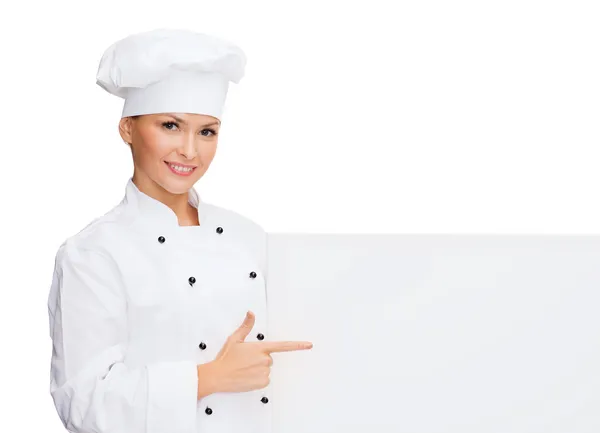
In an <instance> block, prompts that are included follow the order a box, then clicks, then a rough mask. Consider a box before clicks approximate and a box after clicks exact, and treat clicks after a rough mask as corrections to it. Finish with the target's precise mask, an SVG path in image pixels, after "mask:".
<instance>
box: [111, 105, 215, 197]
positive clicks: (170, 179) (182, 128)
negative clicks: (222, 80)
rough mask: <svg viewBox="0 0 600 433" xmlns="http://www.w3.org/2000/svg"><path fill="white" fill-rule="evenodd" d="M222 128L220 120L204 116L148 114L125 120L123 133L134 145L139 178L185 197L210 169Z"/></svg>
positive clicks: (122, 123)
mask: <svg viewBox="0 0 600 433" xmlns="http://www.w3.org/2000/svg"><path fill="white" fill-rule="evenodd" d="M220 124H221V123H220V121H219V120H218V119H217V118H215V117H212V116H208V115H203V114H189V113H159V114H146V115H142V116H136V117H124V118H122V119H121V121H120V122H119V133H120V134H121V137H122V138H123V140H124V141H126V142H128V143H131V152H132V155H133V162H134V166H135V173H134V175H135V176H136V177H138V178H143V179H142V181H148V180H152V181H154V182H155V183H156V184H158V185H160V186H161V187H162V188H164V189H165V190H167V191H169V192H171V193H173V194H182V193H184V192H186V191H188V190H189V189H190V188H191V187H192V186H193V185H194V183H196V182H197V181H198V179H200V178H201V177H202V176H203V175H204V173H205V172H206V170H207V169H208V167H209V166H210V163H211V162H212V160H213V158H214V156H215V152H216V150H217V134H218V133H219V128H220ZM173 165H175V167H173ZM182 168H183V171H182ZM188 169H191V171H187V170H188Z"/></svg>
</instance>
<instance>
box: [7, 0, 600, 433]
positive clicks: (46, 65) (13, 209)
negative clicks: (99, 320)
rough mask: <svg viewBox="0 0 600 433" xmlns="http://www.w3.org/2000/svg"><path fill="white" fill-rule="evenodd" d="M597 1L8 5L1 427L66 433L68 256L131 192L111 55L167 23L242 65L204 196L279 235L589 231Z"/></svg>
mask: <svg viewBox="0 0 600 433" xmlns="http://www.w3.org/2000/svg"><path fill="white" fill-rule="evenodd" d="M598 22H600V9H599V7H598V6H597V2H594V1H585V2H584V1H576V0H571V1H562V2H561V1H548V0H546V1H535V2H534V1H527V0H520V1H502V2H499V1H497V2H491V1H470V2H467V1H453V2H447V1H437V2H433V1H418V2H417V1H413V2H397V1H377V0H372V1H369V2H351V1H336V2H334V1H327V0H321V1H318V2H317V1H309V0H303V1H296V2H291V1H268V2H267V1H227V0H219V1H211V2H207V1H193V2H192V1H188V2H182V1H170V2H165V1H163V2H154V1H118V2H117V1H102V2H89V1H77V2H76V1H72V2H66V1H60V0H58V1H43V2H42V1H36V2H18V1H10V2H4V3H3V4H2V10H1V12H0V32H1V35H0V36H1V38H0V48H1V51H0V65H1V67H0V74H1V75H0V77H1V78H2V82H1V83H0V85H1V89H2V91H1V94H0V107H1V110H2V111H1V113H0V114H1V116H2V121H3V125H4V127H3V133H2V137H1V140H2V147H1V149H2V154H3V160H4V161H3V162H4V164H3V166H4V170H2V171H1V172H0V176H1V181H2V182H1V185H2V198H3V206H2V209H3V212H2V223H3V226H4V230H3V232H2V241H3V246H4V248H3V253H4V254H3V260H2V277H3V281H2V289H3V291H2V293H3V295H4V298H3V302H2V303H0V308H1V310H0V313H1V314H0V325H1V326H0V333H1V334H0V337H1V338H2V349H1V353H2V357H1V359H2V360H1V361H0V362H1V367H2V369H1V372H2V386H1V387H0V405H1V407H2V414H3V415H2V417H0V431H10V432H17V431H43V432H44V433H59V432H62V431H63V429H62V426H61V425H60V423H59V421H58V418H57V415H56V413H55V411H54V408H53V407H52V404H51V400H50V396H49V393H48V384H49V376H48V374H49V359H50V353H51V342H50V339H49V335H48V329H47V326H48V317H47V307H46V300H47V293H48V290H49V285H50V282H51V276H52V267H53V260H54V254H55V252H56V250H57V248H58V246H59V245H60V243H61V242H62V241H63V240H64V239H65V238H66V237H67V236H69V235H72V234H74V233H75V232H77V231H78V230H79V229H81V228H82V227H83V226H85V225H86V224H87V223H88V222H90V221H91V220H92V219H93V218H95V217H97V216H99V215H102V214H103V213H105V212H107V211H108V210H109V209H110V208H111V207H113V206H114V205H116V204H117V203H118V202H119V201H120V199H121V198H122V196H123V194H124V191H125V183H126V180H127V178H128V177H129V176H130V175H131V173H132V163H131V155H130V152H129V150H128V148H127V147H126V145H125V144H124V143H123V141H122V140H121V138H120V136H119V134H118V129H117V124H118V121H119V116H120V112H121V109H122V101H121V100H119V99H118V98H116V97H114V96H112V95H109V94H108V93H106V92H105V91H104V90H102V89H101V88H100V87H99V86H97V85H96V84H95V74H96V70H97V67H98V62H99V60H100V57H101V55H102V53H103V51H104V50H105V49H106V48H107V47H108V46H109V45H110V44H112V43H113V42H114V41H116V40H117V39H121V38H123V37H126V36H127V35H129V34H131V33H135V32H138V31H145V30H150V29H153V28H157V27H181V28H189V29H193V30H197V31H202V32H207V33H212V34H216V35H220V36H222V37H226V38H228V39H229V40H231V41H233V42H235V43H237V44H239V45H240V46H241V47H242V48H243V49H244V51H245V52H246V54H247V56H248V65H247V70H246V76H245V77H244V78H243V79H242V81H241V82H240V84H238V85H235V84H234V85H232V86H231V88H230V93H229V95H228V101H227V105H226V112H225V117H224V118H223V127H222V130H221V138H220V141H219V150H218V151H217V157H216V158H215V160H214V162H213V164H212V166H211V168H210V169H209V171H208V173H207V174H206V176H205V178H203V179H202V180H201V181H200V182H199V183H198V184H197V188H198V190H199V192H200V194H201V196H202V197H203V198H204V199H205V200H206V201H209V202H213V203H215V204H218V205H221V206H224V207H229V208H232V209H235V210H236V211H238V212H240V213H242V214H244V215H246V216H248V217H250V218H252V219H254V220H255V221H257V222H259V223H260V224H261V225H263V227H264V228H265V229H267V230H268V231H270V232H310V233H316V232H321V233H340V232H343V233H361V232H369V233H398V232H400V233H412V232H417V233H424V232H427V233H429V232H445V233H447V232H452V233H454V232H459V233H471V232H477V233H545V234H546V233H598V232H599V228H600V201H599V200H598V199H597V197H598V194H597V191H598V185H599V181H600V171H599V170H597V169H596V167H597V166H598V160H599V153H600V150H599V146H598V141H599V140H598V138H599V135H600V132H599V131H600V129H599V128H598V119H599V118H600V116H599V115H600V104H599V102H598V101H600V84H599V83H600V81H599V80H598V77H599V76H600V70H599V69H600V61H599V58H600V57H599V55H598V53H599V52H600V50H599V48H600V47H599V45H600V43H599V41H600V28H599V26H598V25H597V23H598Z"/></svg>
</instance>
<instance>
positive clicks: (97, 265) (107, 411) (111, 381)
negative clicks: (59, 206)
mask: <svg viewBox="0 0 600 433" xmlns="http://www.w3.org/2000/svg"><path fill="white" fill-rule="evenodd" d="M114 265H115V264H114V263H113V262H112V261H111V259H110V258H108V257H107V256H106V255H104V254H102V253H101V252H98V251H95V250H90V249H82V248H79V247H77V246H74V245H72V244H71V243H70V241H67V242H65V243H63V244H62V245H61V247H60V248H59V250H58V253H57V255H56V260H55V268H54V274H53V280H52V285H51V288H50V294H49V297H48V313H49V325H50V337H51V338H52V342H53V344H52V358H51V369H50V393H51V395H52V399H53V401H54V405H55V407H56V410H57V412H58V415H59V417H60V419H61V421H62V422H63V425H64V426H65V428H66V429H67V430H69V431H70V432H74V433H164V432H167V431H168V432H169V433H195V431H196V404H197V393H198V389H197V386H198V370H197V366H196V364H195V363H194V362H192V361H174V362H157V363H151V364H147V365H144V366H140V367H137V368H132V367H128V366H126V365H125V364H124V363H123V360H124V358H125V351H126V345H127V335H128V332H127V304H126V298H125V293H124V289H123V287H122V282H121V281H122V280H121V279H120V276H119V274H118V272H117V269H116V267H115V266H114Z"/></svg>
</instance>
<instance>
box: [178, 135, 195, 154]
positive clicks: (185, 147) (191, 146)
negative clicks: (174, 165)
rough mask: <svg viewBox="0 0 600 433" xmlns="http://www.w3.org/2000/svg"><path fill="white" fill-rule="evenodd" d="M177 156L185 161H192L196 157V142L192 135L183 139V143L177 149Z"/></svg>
mask: <svg viewBox="0 0 600 433" xmlns="http://www.w3.org/2000/svg"><path fill="white" fill-rule="evenodd" d="M179 154H180V155H182V156H184V157H185V158H187V159H194V158H195V157H196V154H197V150H196V140H195V137H194V136H193V135H192V136H187V137H186V138H184V143H183V144H182V145H181V147H180V148H179Z"/></svg>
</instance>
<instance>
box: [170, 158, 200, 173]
mask: <svg viewBox="0 0 600 433" xmlns="http://www.w3.org/2000/svg"><path fill="white" fill-rule="evenodd" d="M165 164H167V166H168V167H169V169H170V170H171V171H172V172H173V173H175V174H177V175H179V176H189V175H190V174H192V173H193V172H194V170H195V169H196V167H193V166H185V165H179V164H173V163H170V162H168V161H165Z"/></svg>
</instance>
